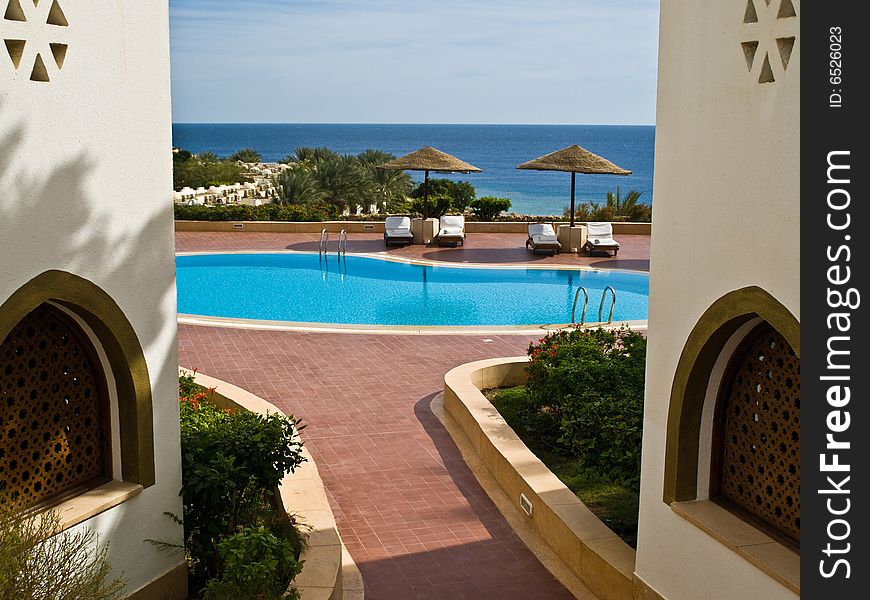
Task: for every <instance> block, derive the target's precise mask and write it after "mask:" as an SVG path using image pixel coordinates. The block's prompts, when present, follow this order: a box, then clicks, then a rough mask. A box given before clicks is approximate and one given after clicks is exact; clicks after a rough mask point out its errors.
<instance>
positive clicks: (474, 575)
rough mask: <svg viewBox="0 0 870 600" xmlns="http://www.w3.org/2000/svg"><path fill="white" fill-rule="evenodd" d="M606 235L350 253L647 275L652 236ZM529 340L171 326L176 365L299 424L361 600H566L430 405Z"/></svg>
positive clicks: (511, 237) (230, 241)
mask: <svg viewBox="0 0 870 600" xmlns="http://www.w3.org/2000/svg"><path fill="white" fill-rule="evenodd" d="M616 237H617V238H618V241H619V242H620V244H621V249H620V251H619V254H618V256H617V257H609V258H604V257H582V256H580V257H578V256H577V255H572V254H560V255H557V256H555V257H549V256H539V255H533V254H532V253H531V252H530V251H528V250H526V249H525V246H524V244H525V239H526V236H525V235H522V234H498V233H470V234H468V239H467V241H466V245H465V246H460V247H459V248H437V247H426V246H409V247H406V248H391V249H389V250H385V248H384V244H383V240H382V238H381V235H380V234H375V233H356V234H351V235H350V239H349V241H348V245H347V251H348V253H379V252H386V253H387V254H389V255H390V256H395V257H403V258H409V259H422V260H429V261H437V262H460V263H510V264H523V263H525V264H560V265H564V264H574V265H578V266H594V267H596V268H620V269H635V270H648V268H649V239H650V238H649V236H643V235H618V236H616ZM318 240H319V236H318V235H316V234H303V233H296V234H290V233H240V232H197V231H193V232H178V233H176V247H177V251H178V252H200V251H216V252H218V251H241V250H257V251H263V250H275V251H285V250H296V251H315V252H316V251H317V247H318ZM334 247H335V242H334V241H333V242H332V248H333V251H334ZM534 339H535V338H534V337H531V336H528V335H515V334H509V333H507V334H503V335H460V336H455V335H439V334H434V335H403V334H399V333H397V334H345V333H320V332H298V331H259V330H248V329H238V328H232V329H230V328H221V327H212V326H195V325H180V326H179V353H180V358H179V361H180V363H181V365H182V366H184V367H187V368H196V369H198V370H199V371H200V372H202V373H205V374H208V375H212V376H214V377H218V378H220V379H223V380H225V381H228V382H230V383H233V384H235V385H237V386H240V387H242V388H245V389H247V390H250V391H251V392H253V393H254V394H257V395H259V396H261V397H263V398H265V399H266V400H268V401H269V402H272V403H273V404H275V405H277V406H278V407H279V408H281V409H282V410H284V411H286V412H288V413H293V414H295V415H296V416H297V417H300V418H301V419H302V420H303V422H305V423H307V428H306V429H305V431H304V433H303V437H304V439H305V442H306V445H307V446H308V448H309V449H310V451H311V453H312V455H313V456H314V458H315V460H316V462H317V465H318V468H319V469H320V472H321V475H322V476H323V480H324V483H325V485H326V488H327V491H328V493H329V495H330V502H331V504H332V508H333V511H334V513H335V515H336V520H337V523H338V527H339V532H340V534H341V536H342V539H343V541H344V543H345V545H346V547H347V548H348V550H349V552H350V554H351V556H352V557H353V559H354V561H355V562H356V564H357V566H358V568H359V569H360V572H361V574H362V577H363V582H364V584H365V594H366V598H367V599H369V600H379V599H380V600H403V599H412V598H413V599H432V600H435V599H437V600H450V599H457V600H463V599H468V600H471V599H475V600H480V599H490V598H492V599H499V600H509V599H514V598H515V599H517V600H534V599H541V600H544V599H547V600H557V599H560V598H572V597H573V596H572V595H571V594H570V593H569V592H568V591H567V589H565V587H563V586H562V585H561V584H560V583H559V582H558V581H557V580H556V579H555V578H554V577H553V576H552V575H551V574H550V572H549V571H547V570H546V569H545V568H544V567H543V566H542V564H541V563H540V562H539V561H538V559H537V558H536V557H535V556H534V555H533V554H532V553H531V552H530V551H529V550H528V548H527V547H526V546H525V545H524V544H523V542H522V541H521V540H520V539H519V538H518V537H517V535H516V534H515V533H514V532H513V530H512V529H511V528H510V526H509V525H508V523H507V522H506V520H505V519H504V517H503V516H502V514H501V513H500V512H499V510H498V509H497V508H496V506H495V505H494V504H493V502H492V501H491V500H490V498H489V496H487V494H486V492H485V491H484V490H483V489H482V488H481V486H480V484H479V483H478V482H477V480H476V478H475V477H474V475H473V474H472V473H471V471H470V470H469V468H468V467H467V466H466V464H465V462H464V461H463V459H462V457H461V456H460V454H459V450H458V449H457V447H456V445H455V444H454V443H453V441H452V439H451V437H450V435H449V434H448V433H447V431H446V430H445V429H444V427H443V426H442V424H441V422H440V421H439V420H438V419H437V417H436V416H435V415H434V414H433V413H432V410H431V409H430V403H431V401H432V399H433V398H434V397H435V396H436V395H437V394H438V393H439V392H440V391H441V390H442V389H443V378H444V373H446V372H447V371H449V370H450V369H452V368H453V367H456V366H458V365H460V364H463V363H466V362H470V361H474V360H480V359H484V358H493V357H499V356H516V355H521V354H524V353H525V351H526V348H527V346H528V344H529V342H530V341H533V340H534ZM588 597H589V598H592V597H593V596H591V594H590V595H589V596H588Z"/></svg>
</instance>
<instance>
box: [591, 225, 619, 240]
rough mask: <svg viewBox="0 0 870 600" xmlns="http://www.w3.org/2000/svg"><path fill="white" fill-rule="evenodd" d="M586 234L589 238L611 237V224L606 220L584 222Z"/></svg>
mask: <svg viewBox="0 0 870 600" xmlns="http://www.w3.org/2000/svg"><path fill="white" fill-rule="evenodd" d="M586 235H587V236H588V237H589V238H590V239H591V238H601V239H604V238H612V237H613V226H612V225H611V224H610V223H609V222H607V221H604V222H592V223H587V224H586Z"/></svg>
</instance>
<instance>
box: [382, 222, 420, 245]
mask: <svg viewBox="0 0 870 600" xmlns="http://www.w3.org/2000/svg"><path fill="white" fill-rule="evenodd" d="M413 241H414V234H413V233H411V219H410V218H409V217H387V220H386V221H385V222H384V244H386V245H387V246H389V245H390V244H410V243H411V242H413Z"/></svg>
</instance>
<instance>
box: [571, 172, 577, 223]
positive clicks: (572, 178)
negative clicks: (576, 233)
mask: <svg viewBox="0 0 870 600" xmlns="http://www.w3.org/2000/svg"><path fill="white" fill-rule="evenodd" d="M576 175H577V173H575V172H574V171H571V227H574V177H575V176H576Z"/></svg>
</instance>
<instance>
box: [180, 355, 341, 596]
mask: <svg viewBox="0 0 870 600" xmlns="http://www.w3.org/2000/svg"><path fill="white" fill-rule="evenodd" d="M183 371H184V372H185V373H189V372H190V371H188V370H187V369H184V370H183ZM194 381H195V382H196V383H197V384H198V385H200V386H202V387H204V388H209V389H212V388H213V389H214V390H215V391H214V396H213V397H212V401H213V402H214V403H215V404H216V405H217V406H219V407H221V408H238V409H242V410H248V411H251V412H257V413H262V414H265V413H278V414H284V413H283V412H282V411H280V410H278V408H277V407H276V406H275V405H274V404H271V403H270V402H266V401H265V400H263V399H262V398H260V397H259V396H255V395H254V394H252V393H250V392H248V391H246V390H243V389H242V388H240V387H237V386H234V385H232V384H231V383H227V382H225V381H221V380H220V379H215V378H214V377H209V376H208V375H202V374H201V373H196V374H195V375H194ZM298 435H299V434H298V432H297V433H296V436H298ZM302 455H303V456H304V457H305V458H306V462H304V463H302V464H301V465H300V466H299V468H297V469H296V471H295V472H294V473H291V474H290V475H287V476H286V477H284V479H282V480H281V485H280V487H279V489H280V492H281V502H282V503H283V504H284V507H285V508H287V509H288V512H290V513H291V514H293V515H295V516H296V517H297V518H298V520H299V521H300V522H301V523H303V524H305V525H307V526H309V527H310V528H311V529H310V531H309V532H308V546H307V547H306V548H305V549H304V550H303V551H302V556H301V557H300V558H301V560H304V561H305V567H304V568H303V569H302V573H300V574H299V575H298V576H297V577H296V579H295V581H294V582H293V586H294V587H295V588H296V589H297V590H299V594H300V596H301V598H302V600H341V598H342V578H341V575H342V573H341V548H342V546H341V538H340V537H339V535H338V529H337V528H336V525H335V517H334V516H333V514H332V509H330V508H329V500H328V498H327V497H326V490H325V489H324V487H323V481H322V480H321V479H320V473H318V471H317V465H316V464H314V459H313V458H312V457H311V454H310V453H309V452H308V450H307V449H306V448H305V446H303V447H302Z"/></svg>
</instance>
